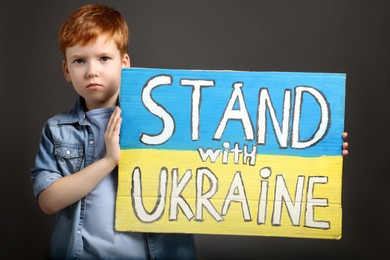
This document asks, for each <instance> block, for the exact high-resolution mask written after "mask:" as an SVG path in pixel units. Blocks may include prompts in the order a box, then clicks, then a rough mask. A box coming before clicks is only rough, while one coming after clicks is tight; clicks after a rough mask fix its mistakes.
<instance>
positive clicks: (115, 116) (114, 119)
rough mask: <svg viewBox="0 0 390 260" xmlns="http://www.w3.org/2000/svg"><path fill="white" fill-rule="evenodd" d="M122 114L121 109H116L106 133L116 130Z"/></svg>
mask: <svg viewBox="0 0 390 260" xmlns="http://www.w3.org/2000/svg"><path fill="white" fill-rule="evenodd" d="M120 114H121V109H120V108H119V107H116V108H115V110H114V112H113V113H112V115H111V117H110V120H109V121H108V125H107V130H106V132H108V133H112V132H113V130H114V128H115V124H116V121H117V120H118V118H119V117H120Z"/></svg>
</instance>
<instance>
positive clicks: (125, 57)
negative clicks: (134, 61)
mask: <svg viewBox="0 0 390 260" xmlns="http://www.w3.org/2000/svg"><path fill="white" fill-rule="evenodd" d="M130 66H131V62H130V56H129V54H127V53H125V54H123V57H122V68H130Z"/></svg>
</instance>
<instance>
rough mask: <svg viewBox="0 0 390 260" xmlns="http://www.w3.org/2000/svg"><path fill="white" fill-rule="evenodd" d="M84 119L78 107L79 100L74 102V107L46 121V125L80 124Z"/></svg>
mask: <svg viewBox="0 0 390 260" xmlns="http://www.w3.org/2000/svg"><path fill="white" fill-rule="evenodd" d="M84 118H85V113H84V111H83V109H82V106H80V102H79V100H78V101H77V102H76V104H75V106H74V107H73V108H72V109H70V110H68V111H64V112H61V113H58V114H56V115H54V116H52V117H50V118H49V119H48V120H47V124H48V125H50V126H53V125H61V124H73V123H76V122H81V121H82V120H83V119H84Z"/></svg>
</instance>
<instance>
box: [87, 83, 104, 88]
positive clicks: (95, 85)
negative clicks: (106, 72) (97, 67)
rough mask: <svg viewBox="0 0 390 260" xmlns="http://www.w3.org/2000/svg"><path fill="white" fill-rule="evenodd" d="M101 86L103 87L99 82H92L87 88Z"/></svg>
mask: <svg viewBox="0 0 390 260" xmlns="http://www.w3.org/2000/svg"><path fill="white" fill-rule="evenodd" d="M101 87H102V85H101V84H98V83H91V84H88V85H87V89H99V88H101Z"/></svg>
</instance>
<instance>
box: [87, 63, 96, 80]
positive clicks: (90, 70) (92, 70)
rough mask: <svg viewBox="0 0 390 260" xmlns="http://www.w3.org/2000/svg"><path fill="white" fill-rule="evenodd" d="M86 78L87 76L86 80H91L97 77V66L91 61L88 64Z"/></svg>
mask: <svg viewBox="0 0 390 260" xmlns="http://www.w3.org/2000/svg"><path fill="white" fill-rule="evenodd" d="M86 76H87V78H93V77H96V76H98V68H97V64H95V63H94V62H92V61H91V62H89V63H88V67H87V72H86Z"/></svg>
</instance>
